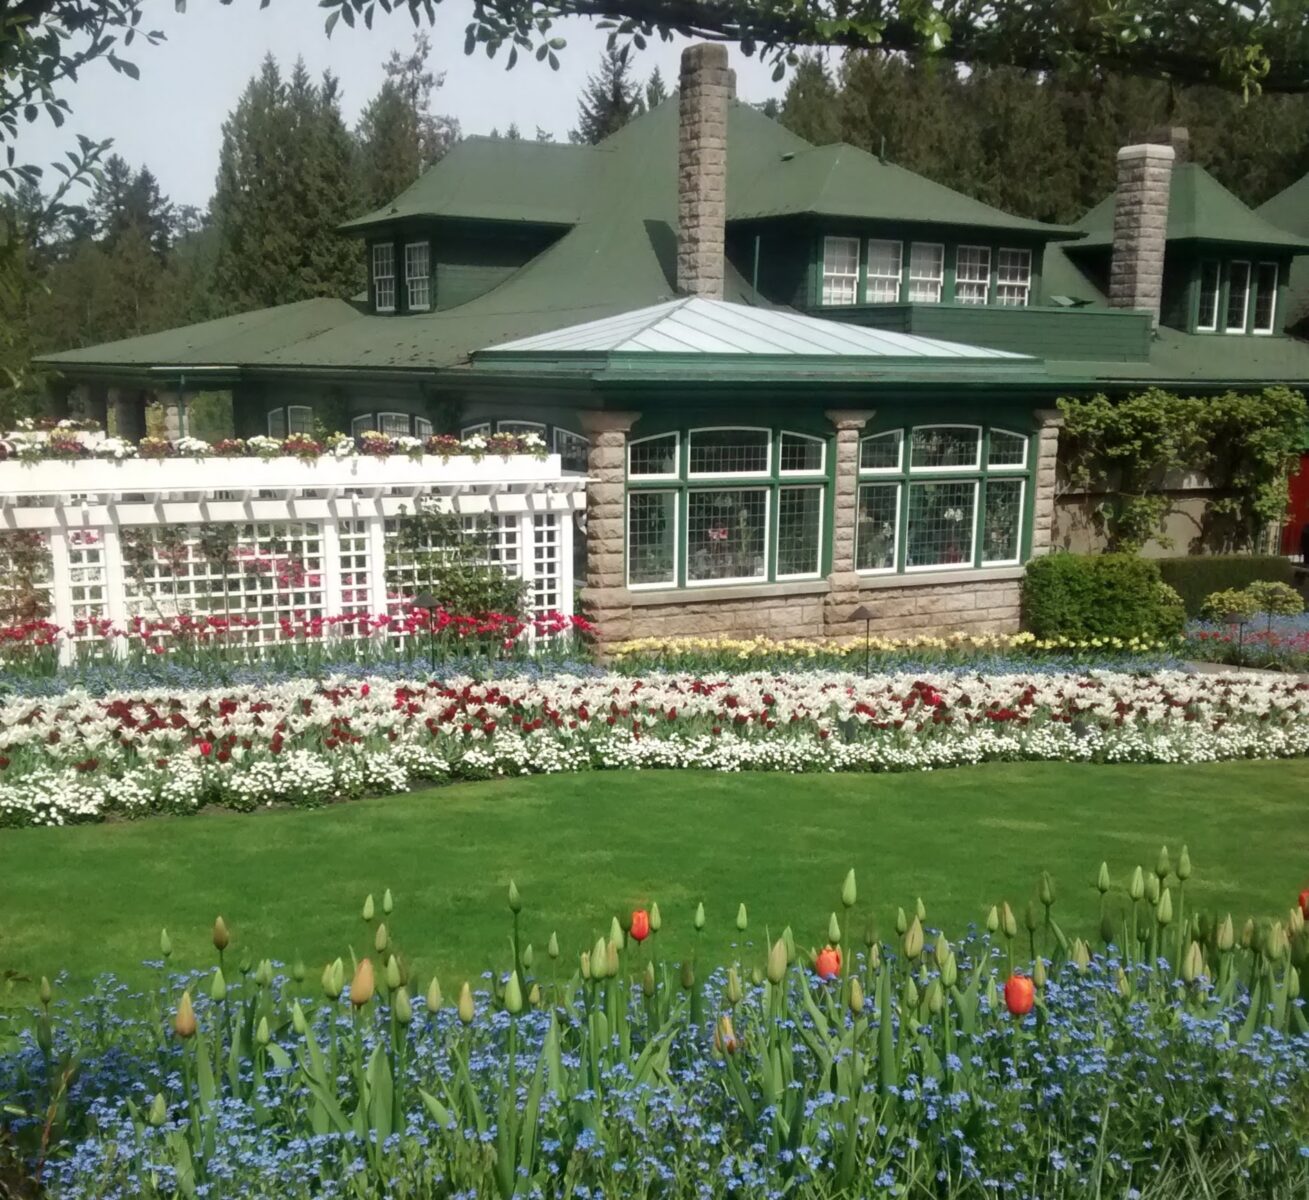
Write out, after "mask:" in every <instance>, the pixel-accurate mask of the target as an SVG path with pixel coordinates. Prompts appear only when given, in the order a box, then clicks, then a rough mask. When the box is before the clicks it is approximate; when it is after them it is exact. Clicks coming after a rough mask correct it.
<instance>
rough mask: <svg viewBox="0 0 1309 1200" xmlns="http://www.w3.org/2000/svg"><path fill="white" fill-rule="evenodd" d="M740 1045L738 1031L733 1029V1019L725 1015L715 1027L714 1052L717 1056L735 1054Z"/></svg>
mask: <svg viewBox="0 0 1309 1200" xmlns="http://www.w3.org/2000/svg"><path fill="white" fill-rule="evenodd" d="M740 1045H741V1043H740V1041H739V1040H738V1038H737V1036H736V1031H735V1030H734V1029H733V1028H732V1018H731V1017H729V1016H728V1015H727V1014H726V1013H724V1014H723V1015H722V1016H721V1017H719V1018H718V1022H717V1023H716V1024H715V1025H714V1051H715V1052H716V1053H717V1054H735V1053H736V1051H737V1050H738V1049H739V1048H740Z"/></svg>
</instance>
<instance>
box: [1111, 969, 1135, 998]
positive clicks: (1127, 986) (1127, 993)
mask: <svg viewBox="0 0 1309 1200" xmlns="http://www.w3.org/2000/svg"><path fill="white" fill-rule="evenodd" d="M1114 983H1115V984H1116V985H1117V987H1118V994H1119V995H1120V996H1121V997H1122V998H1123V999H1124V1000H1130V999H1131V998H1132V981H1131V980H1130V979H1128V978H1127V972H1126V971H1124V970H1123V968H1122V967H1119V968H1118V974H1117V975H1116V976H1115V977H1114Z"/></svg>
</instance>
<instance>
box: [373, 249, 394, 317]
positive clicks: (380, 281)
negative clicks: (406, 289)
mask: <svg viewBox="0 0 1309 1200" xmlns="http://www.w3.org/2000/svg"><path fill="white" fill-rule="evenodd" d="M373 296H374V299H375V301H376V305H377V311H378V312H395V247H394V246H393V245H391V243H390V242H378V243H377V244H376V245H375V246H374V247H373Z"/></svg>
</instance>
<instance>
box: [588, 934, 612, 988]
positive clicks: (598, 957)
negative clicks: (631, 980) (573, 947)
mask: <svg viewBox="0 0 1309 1200" xmlns="http://www.w3.org/2000/svg"><path fill="white" fill-rule="evenodd" d="M608 963H609V951H608V948H607V947H606V946H605V940H604V938H596V940H595V945H594V946H593V947H592V948H591V978H592V979H603V978H604V977H605V975H606V974H608V972H607V971H606V970H605V968H606V967H607V965H608Z"/></svg>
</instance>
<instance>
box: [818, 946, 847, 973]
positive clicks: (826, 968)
mask: <svg viewBox="0 0 1309 1200" xmlns="http://www.w3.org/2000/svg"><path fill="white" fill-rule="evenodd" d="M814 969H815V970H816V971H817V972H818V978H819V979H835V978H836V977H837V976H838V975H839V974H840V973H841V948H840V947H839V946H824V947H823V948H822V949H821V950H820V951H818V959H817V961H816V962H815V963H814Z"/></svg>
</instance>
